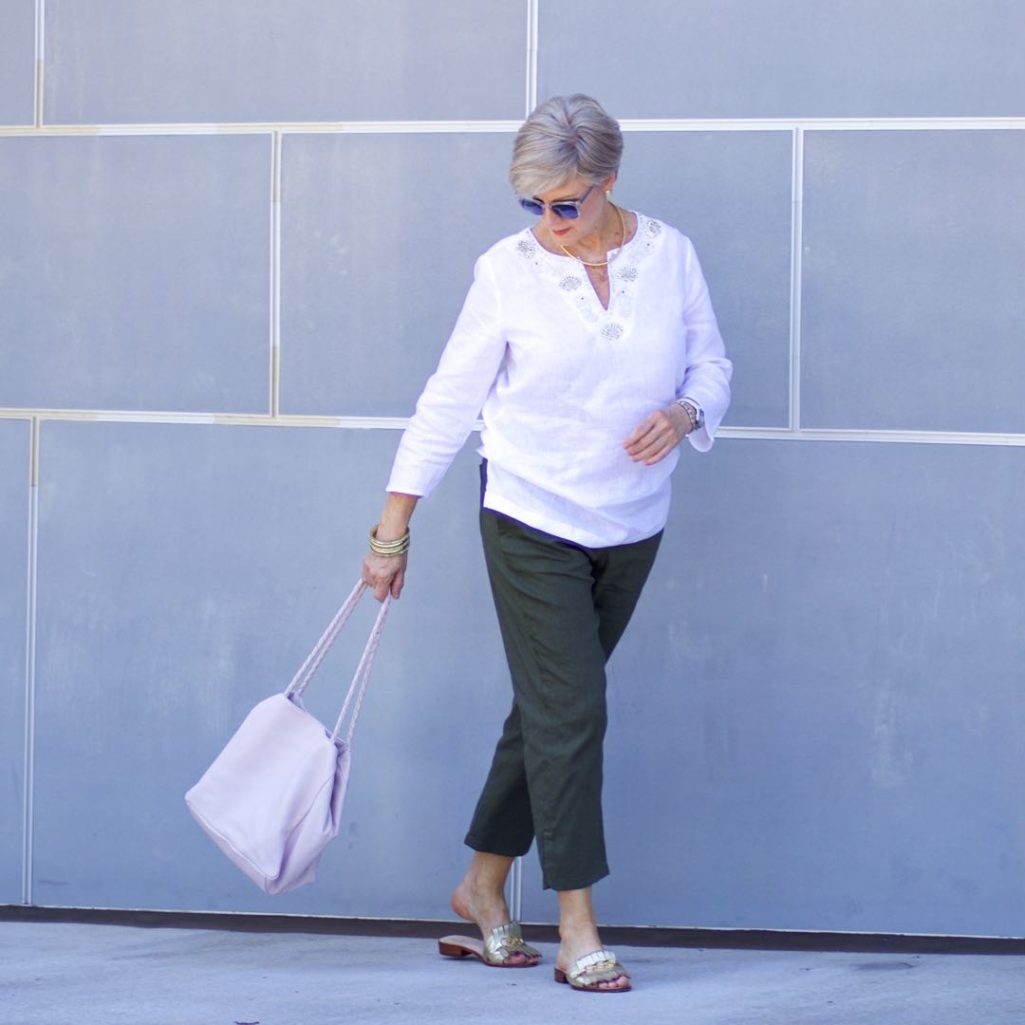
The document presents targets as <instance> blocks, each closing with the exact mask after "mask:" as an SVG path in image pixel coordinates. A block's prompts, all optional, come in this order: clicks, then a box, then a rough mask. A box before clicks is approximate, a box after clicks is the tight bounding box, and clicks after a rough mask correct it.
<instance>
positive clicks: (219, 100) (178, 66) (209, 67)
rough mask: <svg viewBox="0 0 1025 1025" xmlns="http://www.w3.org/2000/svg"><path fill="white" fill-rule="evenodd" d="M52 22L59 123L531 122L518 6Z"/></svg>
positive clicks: (221, 11)
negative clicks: (525, 112)
mask: <svg viewBox="0 0 1025 1025" xmlns="http://www.w3.org/2000/svg"><path fill="white" fill-rule="evenodd" d="M46 11H47V37H46V54H47V78H46V104H47V120H48V121H49V122H51V123H57V124H71V123H73V124H81V123H86V124H109V123H113V122H143V123H152V122H183V121H184V122H196V121H199V122H223V121H257V122H265V121H354V120H380V119H384V118H398V119H412V118H456V119H463V118H513V117H518V116H520V115H522V112H523V103H524V95H525V75H526V66H527V59H526V27H527V17H526V6H525V4H524V3H523V2H522V0H521V2H518V3H516V2H507V0H486V2H485V3H481V0H446V2H445V3H444V4H424V3H419V2H417V0H374V2H373V3H363V2H358V0H344V2H336V0H292V2H290V3H287V4H281V3H273V2H269V0H257V2H252V0H219V2H218V3H216V4H211V3H206V2H204V0H180V2H178V3H174V4H167V3H163V2H161V0H136V2H133V3H131V4H124V3H119V2H118V0H93V2H92V3H90V4H88V5H83V4H81V3H76V2H74V0H48V2H47V5H46Z"/></svg>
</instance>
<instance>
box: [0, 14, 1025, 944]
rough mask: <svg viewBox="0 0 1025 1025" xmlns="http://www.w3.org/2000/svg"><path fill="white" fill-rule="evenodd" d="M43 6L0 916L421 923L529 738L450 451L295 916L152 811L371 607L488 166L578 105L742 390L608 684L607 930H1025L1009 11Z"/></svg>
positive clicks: (495, 209) (19, 298)
mask: <svg viewBox="0 0 1025 1025" xmlns="http://www.w3.org/2000/svg"><path fill="white" fill-rule="evenodd" d="M38 8H39V10H38V11H37V10H36V9H35V5H34V4H33V3H31V2H29V0H0V24H2V25H3V31H2V32H0V239H2V240H3V245H2V248H0V354H2V355H0V724H2V725H0V745H2V746H0V780H2V781H3V782H2V784H0V823H2V828H0V903H11V904H17V903H31V904H36V905H44V906H100V907H110V908H165V909H193V910H203V909H216V910H227V911H281V912H296V913H311V914H329V915H342V916H351V915H359V916H389V917H390V916H395V917H412V918H446V917H448V915H449V912H448V908H447V897H448V892H449V889H450V888H451V886H452V884H453V883H454V882H455V880H456V879H457V878H458V875H459V872H460V870H461V866H462V863H463V859H464V857H465V850H464V848H463V847H462V843H461V838H462V835H463V831H464V829H465V824H466V821H467V818H468V816H469V813H470V810H471V808H472V805H473V802H474V800H475V797H476V791H477V787H478V785H479V783H480V781H481V778H482V774H483V772H484V769H485V767H486V764H487V761H488V759H489V756H490V751H491V747H492V744H493V742H494V739H495V737H496V735H497V731H498V729H499V726H500V723H501V720H502V718H503V717H504V713H505V711H506V706H507V704H508V700H509V697H508V684H507V681H506V677H505V668H504V664H503V660H502V657H501V652H500V646H499V642H498V637H497V628H496V624H495V622H494V616H493V613H492V610H491V608H490V606H489V603H488V600H487V597H486V584H485V580H484V573H483V566H482V560H481V557H480V555H479V552H478V549H477V543H476V541H475V531H476V526H475V523H476V508H475V502H476V459H475V457H474V454H473V451H472V448H473V446H472V445H468V446H467V448H466V450H465V451H464V452H463V453H462V454H461V455H460V457H459V458H458V459H457V461H456V463H455V465H454V466H453V468H452V471H451V473H450V475H449V477H448V478H447V479H446V481H445V483H444V484H443V486H442V488H441V489H440V490H439V491H438V493H437V494H436V495H435V496H434V497H432V498H431V499H430V500H429V501H427V502H425V503H423V504H422V507H421V509H420V510H419V512H418V514H417V521H416V524H415V547H414V551H413V554H412V560H411V569H410V583H409V586H408V590H407V593H406V595H405V596H404V597H403V599H402V601H401V602H400V603H399V604H398V605H397V606H396V608H395V610H394V613H393V616H392V619H391V621H390V623H389V626H388V629H387V633H386V637H385V642H384V644H383V646H382V650H381V654H380V657H379V662H378V667H377V670H376V673H375V676H374V680H373V683H372V690H371V693H370V696H369V698H368V702H367V705H366V708H365V712H364V716H363V718H362V720H361V726H360V731H359V733H358V735H357V749H356V755H355V766H354V771H353V778H352V784H351V787H350V790H349V798H348V802H347V808H346V820H345V825H344V830H343V835H342V837H341V838H340V839H339V841H338V842H337V844H335V846H334V847H333V848H332V849H331V850H330V851H329V852H328V854H327V856H326V857H325V859H324V862H323V869H322V873H321V879H320V880H319V881H318V883H317V884H316V886H313V887H309V888H306V889H304V890H301V891H299V892H298V893H295V894H292V895H288V896H285V897H279V898H267V897H264V896H262V895H261V894H259V893H258V892H257V891H256V890H255V888H254V887H252V885H251V884H250V883H249V882H248V881H247V880H245V879H244V878H243V877H242V876H241V875H240V874H239V873H237V872H236V871H235V870H234V869H232V868H230V866H229V865H228V863H227V862H226V861H225V859H224V858H223V857H222V856H221V855H220V854H219V853H218V852H217V851H216V850H215V849H214V848H213V847H212V845H211V844H209V842H208V841H207V840H206V839H205V837H203V836H202V834H201V833H200V832H199V831H198V829H197V828H196V827H195V826H194V824H193V823H192V822H191V820H190V819H189V817H188V815H187V813H186V811H185V807H184V804H183V802H182V794H183V793H184V791H185V790H186V789H187V788H188V787H189V786H190V785H191V784H192V783H193V782H194V781H195V779H196V778H197V777H198V775H199V774H200V773H201V772H202V771H203V769H204V768H205V767H206V765H207V764H208V763H209V761H210V759H211V758H212V757H213V756H214V755H215V754H216V752H217V751H218V750H219V749H220V747H221V746H222V744H223V742H224V740H225V739H226V737H227V736H228V735H229V734H230V732H231V731H232V730H233V729H234V727H235V725H236V724H237V723H238V721H239V720H240V719H241V717H242V716H243V715H244V714H245V712H246V711H247V710H248V708H249V707H250V706H251V705H252V704H254V703H255V702H256V701H257V700H259V699H260V698H262V697H264V696H265V695H267V694H268V693H270V692H272V691H273V690H275V689H278V688H281V687H283V686H284V684H285V683H286V682H287V680H288V679H289V678H290V677H291V675H292V673H293V671H294V669H295V668H296V666H297V665H298V663H299V662H300V661H301V660H302V658H303V656H304V655H305V653H306V651H307V650H308V648H309V646H310V645H311V644H312V642H313V641H314V640H315V639H316V637H317V636H318V635H319V633H320V630H321V629H322V627H323V625H324V624H325V623H326V621H327V620H328V618H329V617H330V615H331V614H332V613H333V611H334V609H335V608H336V607H337V604H338V603H339V602H340V600H341V599H342V597H343V596H344V595H345V594H346V593H347V591H348V589H349V587H350V586H351V583H352V581H353V580H354V578H355V576H356V574H357V569H358V561H359V557H360V554H361V552H362V549H363V545H364V538H365V532H366V529H367V527H368V526H369V524H370V523H371V522H372V520H373V517H374V515H375V514H376V512H377V510H378V508H379V503H380V499H381V490H382V488H383V486H384V483H385V479H386V476H387V470H388V465H389V462H390V459H391V456H392V453H393V451H394V448H395V444H396V442H397V440H398V433H397V428H399V427H401V425H402V422H403V418H404V417H405V416H407V415H408V413H409V412H410V410H411V407H412V404H413V402H414V400H415V398H416V395H417V393H418V391H419V388H420V386H421V385H422V383H423V380H424V378H425V377H426V376H427V374H428V373H429V372H430V370H431V369H432V367H433V365H434V362H435V361H436V359H437V356H438V354H439V352H440V351H441V348H442V346H443V344H444V341H445V337H446V335H447V331H448V329H449V327H450V325H451V323H452V321H453V319H454V317H455V315H456V313H457V311H458V309H459V306H460V303H461V301H462V297H463V293H464V291H465V288H466V286H467V283H468V281H469V277H470V273H471V270H472V265H473V260H474V258H475V256H476V254H477V253H478V252H479V251H480V250H481V249H483V248H484V247H485V246H486V245H488V244H489V243H490V241H492V240H493V239H494V238H496V237H498V236H499V235H502V234H505V233H508V232H510V231H513V230H516V229H517V228H519V227H520V226H522V225H523V224H524V223H525V221H524V218H523V216H522V215H521V214H520V212H519V211H518V210H517V208H516V207H515V205H514V203H513V202H512V197H511V196H510V195H509V193H508V187H507V185H506V183H505V166H506V161H507V159H508V153H509V145H510V141H511V133H512V132H513V131H514V130H515V127H516V124H517V123H518V121H519V120H520V119H521V118H522V117H523V115H524V114H525V112H526V111H527V109H528V108H529V105H530V104H531V102H532V100H533V99H534V98H535V97H537V96H541V97H543V96H546V95H550V94H551V93H554V92H560V91H572V90H577V89H581V90H585V91H591V92H593V93H594V94H595V95H597V96H598V97H599V98H601V99H602V100H603V102H605V103H606V105H607V106H608V108H609V109H610V111H611V112H612V113H614V114H615V115H617V116H619V117H621V118H623V119H624V127H625V128H626V129H627V131H628V135H627V140H626V141H627V152H626V159H625V162H624V167H623V172H622V175H621V178H620V183H619V186H618V187H617V197H618V198H619V200H620V201H621V202H623V203H625V204H627V205H629V206H632V207H634V208H636V209H641V210H644V211H645V212H647V213H649V214H652V215H655V216H658V217H662V218H664V219H665V220H667V221H669V222H671V223H673V224H676V225H677V226H679V227H680V228H681V229H682V230H684V231H685V232H686V233H688V234H689V235H690V236H691V237H692V238H693V239H694V241H695V243H696V245H697V247H698V252H699V254H700V255H701V259H702V262H703V265H704V268H705V271H706V275H707V277H708V279H709V282H710V286H711V289H712V294H713V298H714V301H715V303H716V308H717V310H718V313H719V317H720V320H721V323H722V327H723V332H724V334H725V336H726V338H727V343H728V345H729V347H730V351H731V354H732V356H733V357H734V360H735V362H736V368H737V374H736V392H735V403H734V406H733V409H732V411H731V413H730V416H729V418H728V420H727V425H726V428H725V430H724V431H723V434H722V437H721V439H720V442H719V444H718V445H717V446H716V448H715V449H714V451H713V452H712V453H711V454H709V455H707V456H697V455H696V454H694V453H693V452H687V453H686V454H685V458H684V459H683V460H682V461H681V465H680V467H679V469H678V471H677V474H676V498H675V505H674V511H673V516H672V520H671V523H670V525H669V528H668V530H667V536H666V541H665V543H664V546H663V550H662V553H661V555H660V559H659V563H658V565H657V566H656V569H655V572H654V575H653V577H652V580H651V583H650V585H649V587H648V590H647V592H646V593H645V595H644V597H643V599H642V603H641V606H640V608H639V610H638V613H637V616H636V619H635V622H634V624H633V625H632V627H631V630H630V631H629V632H628V634H627V637H626V639H625V640H624V642H623V645H622V647H621V649H620V651H619V652H617V654H616V657H615V659H614V661H613V664H612V666H611V671H610V673H611V688H610V705H611V730H610V736H609V741H608V748H607V750H608V770H607V777H608V783H607V798H606V805H607V817H608V823H607V832H608V834H609V842H610V854H611V858H612V863H613V875H612V876H611V877H610V878H609V879H608V880H607V881H606V882H604V883H602V884H601V886H600V887H599V889H598V893H597V899H598V905H599V909H600V914H601V917H602V918H603V919H604V920H606V921H609V922H616V923H622V924H654V925H678V926H684V925H691V926H721V927H732V928H776V929H819V930H852V931H872V932H875V931H887V932H889V931H892V932H932V933H953V934H988V935H1002V936H1020V935H1022V926H1021V922H1022V921H1023V916H1025V817H1023V816H1022V814H1021V811H1022V809H1021V801H1020V798H1019V796H1018V788H1017V787H1016V785H1015V781H1017V780H1020V779H1022V778H1023V777H1025V744H1023V741H1022V738H1023V736H1025V698H1023V696H1022V687H1021V678H1022V670H1021V668H1020V667H1021V666H1022V665H1023V664H1025V630H1023V620H1025V615H1023V613H1025V530H1023V527H1025V523H1023V515H1022V512H1021V501H1020V494H1021V491H1022V482H1023V479H1025V478H1023V471H1022V448H1021V447H1022V445H1025V419H1023V412H1022V410H1023V404H1022V401H1021V395H1022V392H1023V387H1022V385H1023V377H1025V365H1023V362H1022V361H1023V356H1022V353H1023V352H1025V345H1023V342H1025V337H1023V334H1025V330H1023V329H1025V323H1023V313H1022V308H1023V307H1022V302H1021V294H1022V284H1023V280H1022V266H1023V264H1025V259H1023V258H1025V242H1023V241H1022V240H1023V239H1025V213H1023V211H1025V202H1023V200H1025V171H1023V168H1025V133H1023V131H1022V129H1023V128H1025V109H1023V108H1025V65H1023V64H1022V62H1021V61H1020V58H1019V54H1020V53H1021V51H1022V48H1023V45H1025V9H1020V8H1019V6H1018V5H1013V4H1008V3H1004V2H999V0H992V2H990V0H972V2H970V3H969V2H968V0H943V2H941V3H936V2H928V3H927V2H925V0H900V2H897V3H893V2H888V3H886V4H883V3H881V2H872V3H863V4H859V5H850V4H841V3H838V2H836V3H834V2H829V3H817V4H815V5H808V4H801V3H796V2H793V0H777V2H773V3H761V2H757V3H756V2H754V0H729V2H725V3H720V4H715V5H710V6H706V7H705V8H702V9H698V8H697V7H695V6H694V5H680V4H677V3H671V2H669V0H638V2H636V3H634V4H631V5H627V6H626V7H624V6H623V5H621V4H618V3H612V2H611V0H590V2H589V3H587V4H584V3H582V2H581V3H577V2H563V3H557V2H555V0H522V2H509V0H488V2H483V3H482V2H480V0H458V2H451V3H445V4H431V5H426V4H419V3H415V2H414V0H381V2H378V3H374V4H365V3H355V2H344V3H328V2H326V0H302V2H301V3H292V4H288V5H281V4H271V3H255V4H254V3H252V2H248V3H245V4H243V3H241V2H235V0H232V2H230V3H219V4H216V5H211V4H206V3H202V2H200V0H181V2H179V3H177V4H174V5H168V4H163V3H156V2H151V0H146V2H139V3H134V4H130V5H125V4H122V3H116V2H114V0H89V2H85V3H83V2H75V3H72V2H69V0H47V2H46V4H45V17H42V15H43V4H42V3H41V2H40V3H39V4H38ZM37 17H38V18H39V24H40V27H41V29H42V31H41V32H37V31H36V22H37ZM37 58H40V59H41V63H40V65H39V66H40V70H41V73H40V74H39V75H35V74H34V73H33V67H34V66H35V65H36V63H37ZM599 58H600V59H599ZM997 119H999V120H997ZM372 612H373V609H371V608H369V603H368V607H367V608H365V609H362V610H360V613H359V616H358V620H359V621H358V623H357V624H356V628H355V629H354V630H353V632H352V636H349V637H345V638H343V641H342V642H341V643H340V644H339V647H338V651H337V652H335V653H333V654H332V656H331V659H330V660H329V662H328V663H327V664H326V666H325V668H324V670H323V671H322V674H321V676H320V677H318V681H317V683H316V684H315V685H314V687H313V689H312V691H311V705H312V707H313V708H314V710H315V711H317V712H318V713H320V714H322V715H323V716H325V717H330V716H333V715H334V711H335V708H336V706H337V700H338V695H339V691H340V688H341V687H342V686H343V685H344V682H345V680H346V678H347V674H348V672H349V670H350V668H351V661H352V658H353V656H354V654H355V649H356V645H357V641H358V638H357V636H356V634H358V632H359V630H361V629H365V628H366V627H367V626H368V625H369V622H370V617H371V615H372ZM523 876H524V893H523V916H524V917H525V918H526V919H527V920H533V921H551V920H552V919H553V917H554V913H555V908H554V901H553V899H552V897H551V895H550V894H543V893H542V892H541V891H540V884H539V873H538V870H537V866H536V864H535V862H534V858H533V856H529V857H528V858H526V859H525V860H524V863H523Z"/></svg>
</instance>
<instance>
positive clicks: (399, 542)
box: [370, 523, 409, 556]
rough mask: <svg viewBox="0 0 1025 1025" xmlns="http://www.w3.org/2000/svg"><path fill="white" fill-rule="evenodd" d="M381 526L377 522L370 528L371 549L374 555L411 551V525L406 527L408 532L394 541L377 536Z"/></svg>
mask: <svg viewBox="0 0 1025 1025" xmlns="http://www.w3.org/2000/svg"><path fill="white" fill-rule="evenodd" d="M379 526H380V524H379V523H375V524H374V526H372V527H371V528H370V550H371V551H372V552H373V553H374V555H384V556H395V555H405V554H406V552H408V551H409V527H406V532H405V534H403V535H402V537H397V538H395V540H394V541H379V540H378V538H377V528H378V527H379Z"/></svg>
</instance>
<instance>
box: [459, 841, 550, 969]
mask: <svg viewBox="0 0 1025 1025" xmlns="http://www.w3.org/2000/svg"><path fill="white" fill-rule="evenodd" d="M511 864H512V858H504V857H501V856H500V855H497V854H481V853H479V852H478V853H476V854H475V855H474V856H473V859H472V860H471V862H470V867H469V868H468V869H467V870H466V875H465V876H463V879H462V881H461V882H460V883H459V885H458V886H457V887H456V888H455V889H454V890H453V891H452V900H451V904H452V910H453V911H454V912H455V913H456V914H457V915H458V916H459V917H460V918H462V919H465V920H466V921H467V922H473V923H474V924H475V925H476V926H477V928H478V929H480V931H481V935H482V936H483V937H484V939H485V940H486V939H487V938H488V937H489V936H490V935H491V930H492V929H494V928H495V926H497V925H505V924H506V922H508V921H509V920H510V916H509V905H508V904H507V903H506V900H505V879H506V876H507V875H508V874H509V866H510V865H511ZM537 960H538V959H537V958H536V957H531V956H530V955H528V954H524V953H521V952H516V953H513V954H511V955H510V961H512V962H513V963H514V964H524V965H526V964H536V962H537Z"/></svg>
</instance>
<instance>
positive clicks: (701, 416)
mask: <svg viewBox="0 0 1025 1025" xmlns="http://www.w3.org/2000/svg"><path fill="white" fill-rule="evenodd" d="M676 404H677V405H678V406H679V407H680V408H681V409H682V410H683V411H684V412H685V413H686V414H687V419H688V420H690V431H688V433H692V432H693V431H698V430H700V429H701V428H702V427H704V426H705V411H704V410H703V409H702V408H701V407H700V406H699V405H698V404H697V403H696V402H695V401H694V400H693V399H691V398H688V397H687V396H684V397H683V398H682V399H677V400H676Z"/></svg>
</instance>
